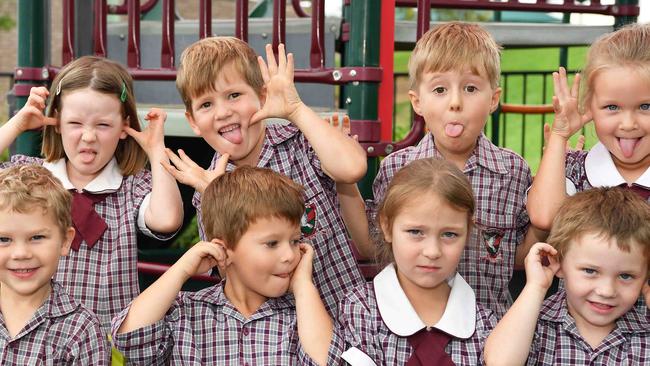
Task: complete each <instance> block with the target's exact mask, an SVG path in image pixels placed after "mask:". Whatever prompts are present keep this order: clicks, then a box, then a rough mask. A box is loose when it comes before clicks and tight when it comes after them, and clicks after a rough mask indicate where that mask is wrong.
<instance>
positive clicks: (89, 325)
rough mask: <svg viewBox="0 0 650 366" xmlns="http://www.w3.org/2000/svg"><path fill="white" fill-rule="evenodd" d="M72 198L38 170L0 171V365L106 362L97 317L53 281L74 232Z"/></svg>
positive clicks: (33, 168)
mask: <svg viewBox="0 0 650 366" xmlns="http://www.w3.org/2000/svg"><path fill="white" fill-rule="evenodd" d="M71 200H72V196H71V195H70V193H69V192H67V191H66V190H65V189H64V188H63V187H62V186H61V184H60V183H59V182H58V180H57V179H56V178H54V177H53V176H52V174H51V173H50V172H49V171H48V170H47V169H45V168H43V167H42V166H37V165H22V166H16V167H12V168H9V169H5V170H3V171H0V314H1V316H0V363H1V364H3V365H36V364H47V365H107V364H108V355H109V353H108V350H107V349H108V345H107V343H106V341H105V339H106V333H104V332H103V331H102V329H101V323H100V322H99V319H98V318H97V316H96V315H95V314H93V313H91V312H90V311H88V310H86V308H84V307H83V306H81V305H80V304H79V302H77V301H76V300H75V299H74V298H72V297H71V296H70V295H68V293H67V292H66V291H65V289H63V288H62V287H61V285H59V284H58V283H57V282H55V281H53V280H52V276H53V275H54V273H55V272H56V268H57V265H58V263H59V258H60V257H61V256H65V255H67V254H68V251H69V250H70V244H71V243H72V239H73V238H74V234H75V231H74V229H73V228H72V220H71V217H70V205H71Z"/></svg>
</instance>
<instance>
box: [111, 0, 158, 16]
mask: <svg viewBox="0 0 650 366" xmlns="http://www.w3.org/2000/svg"><path fill="white" fill-rule="evenodd" d="M128 1H129V0H127V1H124V2H122V5H111V6H110V7H109V8H108V10H109V13H111V14H122V15H123V14H127V13H128V12H129V5H128V4H127V3H128ZM157 3H158V0H148V1H147V2H146V3H144V4H142V5H140V11H141V12H144V13H146V12H148V11H149V10H151V9H152V8H153V7H154V6H156V4H157Z"/></svg>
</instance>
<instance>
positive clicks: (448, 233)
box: [441, 231, 459, 239]
mask: <svg viewBox="0 0 650 366" xmlns="http://www.w3.org/2000/svg"><path fill="white" fill-rule="evenodd" d="M441 236H442V237H443V238H447V239H454V238H457V237H458V236H459V235H458V234H457V233H455V232H453V231H445V232H444V233H442V235H441Z"/></svg>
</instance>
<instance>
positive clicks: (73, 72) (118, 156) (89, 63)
mask: <svg viewBox="0 0 650 366" xmlns="http://www.w3.org/2000/svg"><path fill="white" fill-rule="evenodd" d="M48 95H49V106H50V107H49V110H48V116H47V117H46V116H44V115H43V109H44V108H45V101H46V98H47V97H48ZM165 117H166V116H165V113H164V112H163V111H161V110H158V109H152V110H151V111H150V112H149V114H148V115H147V116H146V117H145V119H148V120H149V126H148V128H147V129H145V130H144V131H142V132H141V131H140V123H139V121H138V116H137V112H136V107H135V99H134V97H133V85H132V80H131V77H130V76H129V74H128V73H127V71H126V70H125V69H124V68H123V67H122V66H120V65H119V64H118V63H116V62H113V61H109V60H106V59H102V58H98V57H88V56H85V57H81V58H79V59H77V60H75V61H73V62H71V63H69V64H68V65H66V66H65V67H64V68H63V69H62V70H61V71H60V72H59V74H58V75H57V76H56V78H55V79H54V81H53V83H52V88H51V90H50V92H49V93H48V91H47V90H46V89H45V88H43V87H40V88H32V90H31V92H30V96H29V99H28V101H27V104H26V105H25V107H24V108H22V109H21V110H20V111H19V112H18V114H17V115H16V116H14V117H13V118H12V119H11V120H9V122H7V123H6V124H5V125H4V126H2V128H0V150H3V149H5V148H6V147H7V146H8V145H9V144H10V143H11V142H12V141H13V140H14V139H15V138H16V137H17V136H18V135H19V134H20V133H21V132H22V131H26V130H30V129H37V128H41V127H44V131H43V148H42V153H43V156H44V159H40V158H33V157H27V156H20V155H16V156H13V157H12V160H11V163H8V164H3V165H2V166H0V168H6V167H7V166H11V165H19V164H29V163H35V164H41V165H43V166H44V167H45V168H47V169H48V170H49V171H51V172H52V174H54V176H55V177H57V178H58V179H59V180H60V181H61V182H62V183H63V187H64V188H66V189H68V190H70V191H71V192H72V193H73V200H72V223H73V226H74V228H75V229H76V234H75V238H74V240H73V242H72V251H71V252H70V255H69V256H67V257H65V258H63V259H62V260H61V263H60V265H59V269H58V271H57V273H56V275H55V279H56V280H57V281H58V282H59V283H61V285H63V287H64V288H65V289H66V290H67V291H68V292H69V293H70V294H71V295H72V296H73V297H74V298H75V299H77V300H79V301H80V302H81V303H82V304H84V306H86V307H87V308H88V309H90V310H91V311H93V312H95V313H96V314H97V315H98V316H99V318H100V320H101V321H102V326H103V327H104V330H105V331H106V334H108V333H109V332H110V321H111V318H112V317H113V316H115V315H117V314H118V313H119V312H120V311H121V310H122V309H124V307H126V305H127V304H128V303H129V302H130V301H131V300H132V299H133V298H134V297H136V296H137V295H138V293H139V292H140V291H139V285H138V276H137V269H136V263H137V242H136V234H137V231H138V230H139V231H141V232H143V233H145V234H147V235H150V236H153V237H156V238H159V239H166V238H169V237H171V233H174V232H175V231H176V230H177V229H178V227H179V226H180V225H181V222H182V215H183V212H182V201H181V198H180V193H179V191H178V186H177V184H176V181H175V180H174V177H172V176H171V175H169V174H168V173H167V172H166V171H165V169H164V168H163V167H162V166H161V162H165V161H168V160H167V156H166V154H165V146H164V141H163V137H164V136H163V123H164V120H165ZM147 158H149V162H150V164H151V172H149V171H147V170H145V169H143V168H144V165H145V163H146V160H147Z"/></svg>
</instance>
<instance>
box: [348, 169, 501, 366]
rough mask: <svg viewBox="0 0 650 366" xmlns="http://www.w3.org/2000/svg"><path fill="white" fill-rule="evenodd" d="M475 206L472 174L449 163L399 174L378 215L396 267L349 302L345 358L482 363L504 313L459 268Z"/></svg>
mask: <svg viewBox="0 0 650 366" xmlns="http://www.w3.org/2000/svg"><path fill="white" fill-rule="evenodd" d="M344 204H345V203H344V202H343V201H342V205H344ZM474 205H475V203H474V194H473V192H472V187H471V186H470V184H469V182H468V180H467V178H466V177H465V176H464V175H463V173H462V172H461V171H460V170H459V169H458V168H456V167H455V166H454V165H453V164H452V163H450V162H447V161H445V160H439V159H434V158H429V159H422V160H416V161H414V162H412V163H410V164H409V165H407V166H406V167H404V168H402V169H401V170H400V171H399V172H398V173H397V174H396V175H395V177H394V178H393V180H392V181H391V183H390V186H389V188H388V191H387V193H386V195H385V197H384V200H383V201H382V203H381V204H380V206H379V211H378V216H377V217H378V221H379V222H378V223H379V225H378V226H379V227H380V228H381V231H382V234H383V237H382V238H381V239H380V240H378V242H379V243H380V245H379V249H378V250H379V260H380V262H382V263H388V265H386V267H385V268H384V269H383V270H382V271H381V272H380V273H379V274H378V275H377V276H376V277H375V278H374V280H373V281H372V282H370V283H368V284H367V285H366V286H365V287H362V288H358V289H355V290H353V291H351V292H350V293H348V295H347V296H346V297H345V299H344V300H343V304H342V305H341V312H340V314H339V330H338V332H340V333H341V335H342V336H343V337H344V339H345V352H343V353H342V355H341V358H342V359H343V360H345V361H347V362H348V363H349V364H351V365H422V366H425V365H454V364H455V365H477V364H479V363H481V362H482V350H483V345H484V342H485V339H486V338H487V336H488V334H489V332H490V331H491V330H492V328H493V327H494V325H495V324H496V318H495V316H494V314H493V313H492V312H491V311H490V310H487V309H486V308H483V307H482V306H481V305H479V304H477V303H476V297H475V294H474V291H473V290H472V289H471V288H470V287H469V285H468V284H467V282H465V280H464V279H463V277H461V276H460V274H458V273H457V266H458V262H459V260H460V256H461V253H462V252H463V250H464V249H465V243H466V242H467V239H468V235H469V233H470V228H471V226H472V216H473V213H474ZM342 209H343V210H345V209H346V207H342ZM359 214H360V215H363V213H362V212H360V213H359Z"/></svg>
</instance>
